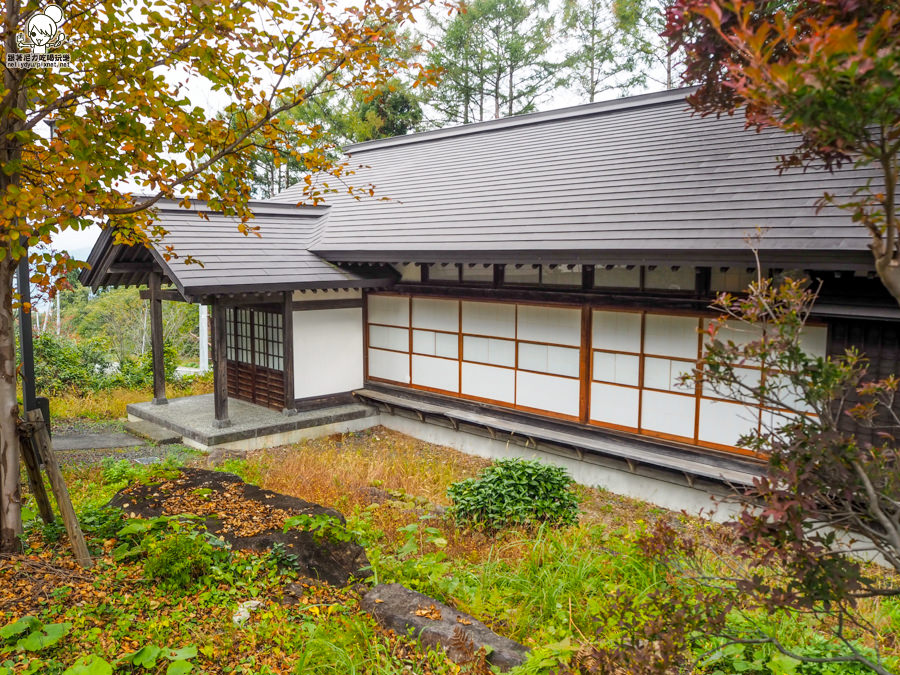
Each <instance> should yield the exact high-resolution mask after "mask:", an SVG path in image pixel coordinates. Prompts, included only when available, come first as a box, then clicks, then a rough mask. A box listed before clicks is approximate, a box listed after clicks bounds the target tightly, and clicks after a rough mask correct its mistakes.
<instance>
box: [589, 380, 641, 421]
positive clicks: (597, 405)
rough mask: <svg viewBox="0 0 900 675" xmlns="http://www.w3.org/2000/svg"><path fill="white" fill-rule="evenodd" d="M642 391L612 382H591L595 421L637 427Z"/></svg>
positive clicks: (592, 410)
mask: <svg viewBox="0 0 900 675" xmlns="http://www.w3.org/2000/svg"><path fill="white" fill-rule="evenodd" d="M639 400H640V392H639V391H638V390H637V389H631V388H629V387H616V386H615V385H611V384H598V383H597V382H594V383H592V384H591V419H592V420H594V421H595V422H606V423H607V424H616V425H618V426H620V427H637V425H638V402H639Z"/></svg>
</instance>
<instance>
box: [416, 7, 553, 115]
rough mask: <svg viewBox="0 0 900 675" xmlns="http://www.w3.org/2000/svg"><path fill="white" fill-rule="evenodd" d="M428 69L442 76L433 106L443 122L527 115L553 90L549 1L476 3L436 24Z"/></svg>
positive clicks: (551, 21) (551, 29)
mask: <svg viewBox="0 0 900 675" xmlns="http://www.w3.org/2000/svg"><path fill="white" fill-rule="evenodd" d="M435 24H436V26H437V27H438V29H439V30H440V32H441V37H440V39H439V41H438V43H437V44H436V45H435V47H434V49H433V50H432V52H431V61H430V63H431V65H432V66H433V67H435V68H440V69H442V71H443V77H442V79H441V82H440V84H439V85H438V88H437V92H436V93H435V95H434V97H433V100H432V101H431V103H432V105H433V106H434V107H435V108H436V109H437V110H438V111H439V112H440V114H441V115H442V116H443V118H444V121H447V122H462V123H463V124H466V123H468V122H476V121H478V122H480V121H483V120H484V119H490V118H498V117H507V116H511V115H518V114H520V113H525V112H531V111H533V110H534V109H535V106H536V103H537V101H538V100H540V98H541V97H543V96H545V95H546V94H548V93H549V92H550V91H552V90H553V89H554V88H555V87H556V86H557V77H558V74H559V72H560V69H561V68H562V66H563V63H562V62H559V61H554V60H553V59H552V58H551V57H550V49H551V47H552V46H553V37H554V29H555V26H554V19H553V17H552V16H551V15H550V14H549V12H548V0H475V2H473V3H471V4H469V5H468V6H467V7H466V11H465V12H464V13H463V14H461V15H459V16H457V17H454V18H452V19H451V20H449V21H448V22H445V23H441V22H439V21H435Z"/></svg>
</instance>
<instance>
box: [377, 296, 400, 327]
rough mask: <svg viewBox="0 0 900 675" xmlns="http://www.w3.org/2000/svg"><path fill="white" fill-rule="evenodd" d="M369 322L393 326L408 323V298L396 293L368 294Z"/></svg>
mask: <svg viewBox="0 0 900 675" xmlns="http://www.w3.org/2000/svg"><path fill="white" fill-rule="evenodd" d="M368 321H369V323H388V324H391V325H393V326H408V325H409V298H405V297H402V296H397V295H370V296H369V301H368Z"/></svg>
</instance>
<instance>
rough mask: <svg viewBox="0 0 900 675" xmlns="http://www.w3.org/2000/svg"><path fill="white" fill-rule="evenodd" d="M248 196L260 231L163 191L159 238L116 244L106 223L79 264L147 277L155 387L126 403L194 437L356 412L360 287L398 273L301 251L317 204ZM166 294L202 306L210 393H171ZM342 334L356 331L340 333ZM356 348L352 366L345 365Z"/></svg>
mask: <svg viewBox="0 0 900 675" xmlns="http://www.w3.org/2000/svg"><path fill="white" fill-rule="evenodd" d="M252 208H253V210H254V213H255V214H256V218H255V220H254V226H255V227H256V231H257V232H258V234H259V236H247V235H245V234H243V233H241V232H240V231H239V229H238V226H239V221H238V219H236V218H233V217H230V216H225V215H223V214H221V213H217V212H214V211H209V210H206V209H204V208H202V207H201V208H198V209H197V210H196V211H193V212H192V211H187V210H185V209H183V208H181V207H180V206H179V204H178V203H177V202H166V203H163V204H161V205H160V207H159V208H158V210H157V214H156V215H157V221H158V223H159V224H160V225H161V226H162V227H163V228H164V229H165V230H166V231H167V234H166V235H165V237H164V239H163V240H162V241H159V242H152V243H150V244H148V245H146V246H142V245H126V244H119V243H116V241H115V238H114V234H113V233H112V232H111V231H110V230H105V231H104V232H103V233H102V234H101V236H100V238H99V239H98V241H97V243H96V244H95V246H94V249H93V251H92V252H91V255H90V257H89V259H88V263H89V265H90V269H88V270H85V271H84V272H83V273H82V275H81V281H82V283H83V284H85V285H87V286H91V287H92V288H94V289H97V288H100V287H104V286H146V288H145V289H143V290H141V292H140V295H141V298H143V299H145V300H147V301H149V304H150V312H149V316H150V328H151V348H152V354H153V391H154V394H153V399H152V401H150V402H148V403H146V404H137V405H135V406H131V407H129V410H128V412H129V415H130V416H133V417H135V418H140V419H143V420H145V421H148V422H153V423H156V424H160V425H162V426H164V427H166V428H168V429H170V430H172V431H176V432H178V433H181V434H182V435H183V436H184V438H185V440H186V442H191V443H192V444H195V445H198V446H210V445H222V444H225V445H227V444H231V443H243V444H244V445H245V446H247V445H248V440H249V439H258V438H261V437H263V436H266V435H268V436H278V437H281V436H280V435H282V434H285V433H293V432H297V431H298V430H301V429H307V428H311V427H327V426H329V425H330V424H333V423H344V422H349V421H351V420H357V419H362V418H364V417H366V414H367V413H366V411H367V410H368V409H367V408H366V406H359V405H358V404H352V402H351V399H350V396H349V392H350V391H352V390H354V389H356V388H358V387H360V386H361V385H362V366H361V363H362V351H363V348H362V295H361V294H362V291H363V290H364V289H370V288H385V287H388V286H390V285H392V284H393V283H394V281H395V280H396V277H397V274H396V273H395V272H394V271H393V270H392V269H391V268H389V267H387V266H374V267H371V266H369V267H361V268H358V269H354V270H352V271H350V270H346V269H342V268H340V267H337V266H335V265H331V264H328V263H326V262H324V261H322V260H321V259H319V258H318V257H316V256H315V255H313V254H311V253H309V251H308V250H307V248H308V245H309V243H310V241H311V239H312V237H313V235H314V233H315V230H316V226H317V224H318V223H319V222H320V220H321V218H322V217H323V216H324V214H325V213H326V209H325V208H323V207H296V206H293V205H274V204H268V203H256V204H253V205H252ZM173 252H174V255H173ZM163 301H177V302H188V303H196V304H203V305H208V306H209V307H210V310H211V311H210V314H211V324H212V325H211V328H212V330H211V335H212V340H211V342H212V345H211V346H212V350H211V351H212V361H213V369H212V370H213V390H214V391H213V393H212V394H210V395H206V396H197V397H189V398H186V399H173V400H171V401H170V400H168V399H167V397H166V382H165V367H164V366H165V364H164V358H163V324H162V302H163ZM326 334H327V336H328V337H327V339H325V338H323V335H326ZM335 334H336V335H337V336H338V337H336V338H335V337H332V336H333V335H335ZM348 334H352V335H351V337H352V338H353V339H349V340H348V339H344V340H343V341H342V337H341V336H346V335H348ZM354 340H355V341H354ZM357 343H358V344H357ZM354 359H356V360H358V361H359V367H358V368H356V367H355V365H354V366H353V367H350V368H348V366H347V364H348V363H350V362H351V361H353V362H354V363H355V361H354ZM332 364H333V368H332ZM356 371H358V372H356ZM346 405H353V406H355V407H352V408H346V407H344V406H346ZM298 410H303V411H306V412H304V413H298ZM317 411H320V412H321V414H319V412H317ZM285 438H286V437H285ZM270 440H271V439H270ZM283 442H289V441H287V440H284V441H283ZM270 444H271V443H270Z"/></svg>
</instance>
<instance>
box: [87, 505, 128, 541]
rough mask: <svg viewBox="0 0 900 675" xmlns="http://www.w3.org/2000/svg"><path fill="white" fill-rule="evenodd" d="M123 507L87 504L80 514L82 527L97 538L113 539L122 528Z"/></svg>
mask: <svg viewBox="0 0 900 675" xmlns="http://www.w3.org/2000/svg"><path fill="white" fill-rule="evenodd" d="M122 516H123V513H122V509H120V508H116V507H114V506H86V507H84V508H83V509H81V511H80V513H79V514H78V522H79V523H81V529H82V530H83V531H84V532H85V533H86V534H88V535H91V536H93V537H95V538H96V539H112V538H113V537H115V536H116V532H118V531H119V530H120V529H121V528H122Z"/></svg>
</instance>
